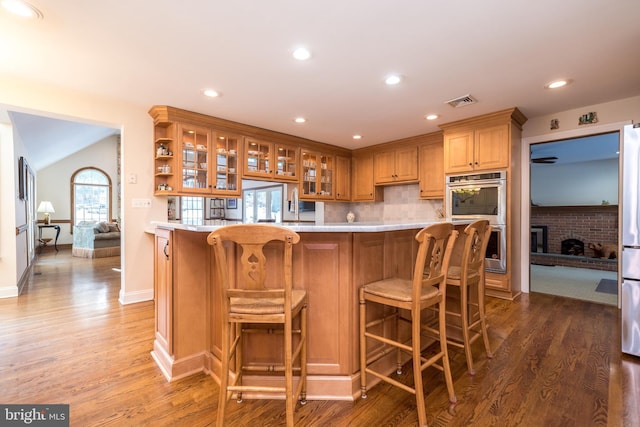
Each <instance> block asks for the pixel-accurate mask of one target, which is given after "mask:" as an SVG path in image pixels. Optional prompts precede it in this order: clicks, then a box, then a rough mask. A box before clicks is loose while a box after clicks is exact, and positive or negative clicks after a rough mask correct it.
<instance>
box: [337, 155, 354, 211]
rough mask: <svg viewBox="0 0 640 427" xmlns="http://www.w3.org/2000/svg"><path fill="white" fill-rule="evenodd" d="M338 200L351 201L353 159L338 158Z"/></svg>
mask: <svg viewBox="0 0 640 427" xmlns="http://www.w3.org/2000/svg"><path fill="white" fill-rule="evenodd" d="M335 181H336V200H341V201H349V200H351V159H350V158H348V157H343V156H336V179H335Z"/></svg>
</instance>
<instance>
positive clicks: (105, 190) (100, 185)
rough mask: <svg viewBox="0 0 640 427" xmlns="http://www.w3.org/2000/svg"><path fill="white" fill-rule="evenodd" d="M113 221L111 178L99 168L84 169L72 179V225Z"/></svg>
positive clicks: (77, 172)
mask: <svg viewBox="0 0 640 427" xmlns="http://www.w3.org/2000/svg"><path fill="white" fill-rule="evenodd" d="M110 220H111V178H109V175H107V174H106V173H105V172H103V171H101V170H100V169H97V168H83V169H80V170H78V171H76V172H75V173H74V174H73V176H72V177H71V223H72V224H73V225H77V224H78V223H79V222H81V221H96V222H100V221H107V222H109V221H110Z"/></svg>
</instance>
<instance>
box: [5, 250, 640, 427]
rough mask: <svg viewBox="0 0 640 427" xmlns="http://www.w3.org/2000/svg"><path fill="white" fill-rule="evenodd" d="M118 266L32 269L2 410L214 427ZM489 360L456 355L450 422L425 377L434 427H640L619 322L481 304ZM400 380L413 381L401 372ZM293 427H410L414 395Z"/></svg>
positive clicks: (314, 409) (603, 308) (328, 409)
mask: <svg viewBox="0 0 640 427" xmlns="http://www.w3.org/2000/svg"><path fill="white" fill-rule="evenodd" d="M119 266H120V263H119V258H118V257H114V258H103V259H94V260H88V259H82V258H72V257H71V256H70V254H69V251H68V250H61V251H60V252H59V253H57V254H56V253H44V254H42V256H40V258H39V260H38V263H37V265H36V267H35V269H34V272H35V273H36V274H34V275H33V276H32V277H31V279H30V280H29V283H28V285H27V289H26V291H25V292H24V293H23V295H21V296H20V297H19V298H11V299H5V300H0V402H1V403H24V404H27V403H68V404H70V405H71V406H70V407H71V425H72V426H83V427H84V426H147V425H148V426H189V427H191V426H203V427H204V426H213V425H215V421H214V420H215V415H216V407H217V396H218V386H217V384H216V383H215V381H214V380H213V379H212V378H211V377H209V376H207V375H205V374H196V375H193V376H190V377H188V378H183V379H180V380H177V381H174V382H172V383H168V382H167V381H166V380H165V378H164V377H163V375H162V374H161V372H160V370H159V368H158V367H157V366H156V365H155V363H154V362H153V360H152V358H151V356H150V351H151V349H152V345H153V330H154V318H153V302H144V303H139V304H132V305H127V306H121V305H120V303H119V302H118V293H119V290H120V273H119V272H117V271H114V270H113V268H118V267H119ZM487 309H488V316H489V324H490V327H489V336H490V341H491V345H492V349H493V351H494V353H495V356H494V358H493V359H487V358H486V357H485V355H484V350H483V346H482V343H481V342H480V341H477V342H476V343H475V344H474V360H475V364H476V371H477V373H476V375H475V376H470V375H469V374H468V373H467V370H466V362H465V357H464V354H463V352H461V351H460V350H458V349H451V350H450V356H451V364H452V371H453V376H454V380H455V383H454V386H455V390H456V395H457V397H458V404H457V405H456V407H455V413H454V414H451V413H449V411H448V407H449V405H448V399H447V393H446V387H445V384H444V380H443V378H442V373H441V372H439V371H437V370H427V371H426V372H425V373H424V380H425V392H426V396H425V401H426V406H427V416H428V422H429V425H431V426H501V427H502V426H604V425H607V426H611V427H613V426H616V427H618V426H630V427H634V426H640V421H639V420H640V409H639V407H640V405H639V404H638V402H639V401H640V360H639V359H638V358H635V357H630V356H625V355H622V354H621V353H620V350H619V347H620V346H619V343H620V334H619V329H620V318H619V311H618V310H617V309H616V308H615V307H612V306H608V305H600V304H596V303H590V302H582V301H577V300H572V299H567V298H562V297H556V296H551V295H544V294H535V293H534V294H530V295H524V296H523V297H522V298H521V299H519V300H518V301H516V302H509V301H504V300H498V299H493V298H489V300H488V301H487ZM402 378H403V380H406V381H408V382H411V378H412V372H411V366H410V364H409V365H407V366H405V369H404V372H403V374H402ZM295 416H296V420H297V425H300V426H305V427H306V426H323V427H324V426H364V427H373V426H376V427H377V426H414V425H417V414H416V410H415V403H414V399H413V396H412V395H410V394H408V393H405V392H403V391H401V390H398V389H397V388H394V387H391V386H390V385H388V384H379V385H377V386H375V387H374V388H372V389H371V390H370V391H369V393H368V398H367V399H357V400H355V401H353V402H351V401H349V402H344V401H339V402H334V401H332V402H327V401H309V402H308V403H307V405H305V406H298V408H297V410H296V414H295ZM227 424H228V425H230V426H249V425H250V426H276V425H283V424H284V403H283V402H282V401H267V400H259V401H245V402H243V403H241V404H237V403H235V402H234V401H232V402H231V403H230V405H229V411H228V416H227Z"/></svg>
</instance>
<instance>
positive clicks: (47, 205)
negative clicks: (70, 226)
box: [38, 201, 56, 213]
mask: <svg viewBox="0 0 640 427" xmlns="http://www.w3.org/2000/svg"><path fill="white" fill-rule="evenodd" d="M38 212H40V213H55V212H56V210H55V209H53V205H52V204H51V202H47V201H42V202H40V206H38Z"/></svg>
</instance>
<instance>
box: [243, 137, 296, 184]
mask: <svg viewBox="0 0 640 427" xmlns="http://www.w3.org/2000/svg"><path fill="white" fill-rule="evenodd" d="M245 153H246V154H245V165H244V176H245V177H247V178H250V179H268V180H278V181H280V180H282V181H297V180H298V173H297V172H298V148H296V147H292V146H288V145H283V144H277V143H271V142H265V141H259V140H256V139H254V138H246V139H245Z"/></svg>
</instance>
